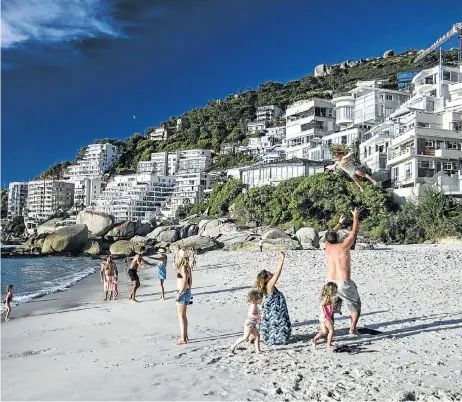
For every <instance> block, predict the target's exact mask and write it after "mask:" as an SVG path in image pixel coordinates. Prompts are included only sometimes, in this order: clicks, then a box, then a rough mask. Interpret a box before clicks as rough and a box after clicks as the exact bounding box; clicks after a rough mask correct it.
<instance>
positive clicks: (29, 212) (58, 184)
mask: <svg viewBox="0 0 462 402" xmlns="http://www.w3.org/2000/svg"><path fill="white" fill-rule="evenodd" d="M73 203H74V184H73V183H68V182H66V181H63V180H35V181H30V182H29V183H28V189H27V205H26V210H25V211H24V213H25V216H26V218H25V219H24V221H25V224H26V229H28V230H31V229H32V230H33V229H34V228H35V227H36V225H37V224H39V223H41V222H43V221H45V220H47V219H48V218H49V217H50V216H52V215H53V214H55V213H57V212H59V211H66V210H68V209H69V208H71V207H72V205H73Z"/></svg>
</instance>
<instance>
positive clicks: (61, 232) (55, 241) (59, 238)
mask: <svg viewBox="0 0 462 402" xmlns="http://www.w3.org/2000/svg"><path fill="white" fill-rule="evenodd" d="M87 242H88V228H87V226H86V225H74V226H66V227H63V228H61V229H58V230H56V231H54V232H53V233H51V234H49V235H48V236H47V238H46V239H45V241H44V242H43V246H42V254H51V253H71V254H78V253H80V252H82V250H83V249H84V247H85V246H86V245H87Z"/></svg>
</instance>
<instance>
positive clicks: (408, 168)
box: [404, 163, 412, 179]
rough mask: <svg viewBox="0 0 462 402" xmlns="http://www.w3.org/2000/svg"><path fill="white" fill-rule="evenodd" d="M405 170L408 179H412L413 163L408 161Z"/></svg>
mask: <svg viewBox="0 0 462 402" xmlns="http://www.w3.org/2000/svg"><path fill="white" fill-rule="evenodd" d="M404 172H405V177H406V179H410V178H411V177H412V163H406V164H405V165H404Z"/></svg>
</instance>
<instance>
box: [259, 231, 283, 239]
mask: <svg viewBox="0 0 462 402" xmlns="http://www.w3.org/2000/svg"><path fill="white" fill-rule="evenodd" d="M261 238H262V239H263V240H273V239H290V236H289V235H288V234H287V233H284V232H283V231H282V230H279V229H270V230H267V231H266V232H265V233H263V235H262V237H261Z"/></svg>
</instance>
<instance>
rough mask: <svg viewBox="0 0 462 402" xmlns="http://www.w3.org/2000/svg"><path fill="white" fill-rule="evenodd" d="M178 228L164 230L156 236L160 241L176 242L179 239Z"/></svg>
mask: <svg viewBox="0 0 462 402" xmlns="http://www.w3.org/2000/svg"><path fill="white" fill-rule="evenodd" d="M178 238H179V235H178V230H177V229H169V230H164V231H163V232H161V233H160V234H159V236H157V237H156V240H157V241H158V242H165V243H174V242H176V241H177V240H178Z"/></svg>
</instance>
